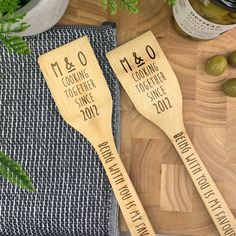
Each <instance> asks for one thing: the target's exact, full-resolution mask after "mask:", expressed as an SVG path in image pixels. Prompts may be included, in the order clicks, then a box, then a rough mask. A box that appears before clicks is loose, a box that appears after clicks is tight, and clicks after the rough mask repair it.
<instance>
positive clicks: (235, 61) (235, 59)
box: [228, 51, 236, 67]
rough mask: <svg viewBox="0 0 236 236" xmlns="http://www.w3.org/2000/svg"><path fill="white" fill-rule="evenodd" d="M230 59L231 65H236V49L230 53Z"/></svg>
mask: <svg viewBox="0 0 236 236" xmlns="http://www.w3.org/2000/svg"><path fill="white" fill-rule="evenodd" d="M228 61H229V64H230V65H231V66H233V67H236V51H234V52H232V53H230V54H229V57H228Z"/></svg>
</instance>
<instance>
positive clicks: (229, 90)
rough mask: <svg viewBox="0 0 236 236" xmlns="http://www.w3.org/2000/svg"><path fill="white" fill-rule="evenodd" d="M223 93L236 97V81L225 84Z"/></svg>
mask: <svg viewBox="0 0 236 236" xmlns="http://www.w3.org/2000/svg"><path fill="white" fill-rule="evenodd" d="M223 91H224V92H225V94H226V95H228V96H230V97H236V79H230V80H228V81H227V82H225V83H224V84H223Z"/></svg>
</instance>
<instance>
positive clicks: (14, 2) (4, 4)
mask: <svg viewBox="0 0 236 236" xmlns="http://www.w3.org/2000/svg"><path fill="white" fill-rule="evenodd" d="M20 7H21V5H20V0H0V14H1V15H5V14H8V13H14V12H15V11H16V10H17V9H19V8H20Z"/></svg>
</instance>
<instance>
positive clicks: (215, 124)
mask: <svg viewBox="0 0 236 236" xmlns="http://www.w3.org/2000/svg"><path fill="white" fill-rule="evenodd" d="M160 14H161V16H160ZM107 20H113V21H115V22H116V24H117V34H118V44H121V43H124V42H127V41H128V40H130V39H132V38H134V37H135V36H138V35H139V34H140V33H143V32H145V31H147V30H149V29H150V30H152V31H153V32H154V34H155V36H156V37H157V38H158V41H159V43H160V45H161V47H162V48H163V50H164V52H165V54H166V56H167V58H168V60H169V62H170V64H171V66H172V68H173V69H174V71H175V73H176V75H177V78H178V80H179V83H180V88H181V91H182V94H183V110H184V114H183V117H184V121H185V125H186V129H187V131H188V134H189V136H190V138H191V140H192V141H193V143H194V145H195V147H196V149H197V151H198V152H199V151H200V154H201V155H202V154H203V153H205V154H206V155H203V156H202V160H203V161H204V163H205V165H206V167H207V168H208V169H209V171H210V173H211V174H212V175H213V179H214V178H215V177H216V178H217V179H221V180H222V178H223V180H222V182H220V183H219V182H216V184H217V186H218V187H219V188H220V189H221V190H222V191H225V194H224V195H225V199H226V201H227V203H228V204H229V206H230V208H231V210H232V211H233V213H234V215H235V216H236V209H235V208H236V188H235V185H232V183H234V182H232V178H233V176H234V174H235V172H234V170H231V171H230V166H232V165H234V164H236V145H235V143H236V122H235V121H236V100H235V99H234V98H229V97H226V96H225V95H224V94H223V93H222V92H221V91H220V85H221V84H222V83H223V80H227V79H229V78H233V77H236V70H235V69H231V68H230V69H229V70H228V72H227V73H226V74H225V75H224V76H223V77H220V78H218V77H211V76H208V75H206V74H205V73H204V71H203V67H202V63H203V61H204V60H205V58H206V57H208V56H209V57H210V56H212V55H214V54H218V53H220V54H221V53H223V54H225V53H226V52H230V51H232V50H235V49H236V39H235V35H236V30H232V31H230V32H227V33H225V34H223V35H221V36H220V37H219V38H218V39H215V40H211V41H208V42H196V41H192V40H190V39H187V38H183V37H182V36H180V35H178V34H177V33H176V32H175V30H174V29H173V25H172V22H171V14H170V8H168V6H167V5H165V4H164V1H162V0H158V1H157V0H149V1H145V0H142V1H140V13H139V14H138V15H130V14H128V13H124V12H119V13H118V15H117V16H115V17H110V16H109V14H108V12H106V11H103V10H102V9H101V7H100V5H99V3H98V2H97V1H96V0H70V2H69V7H68V9H67V11H66V13H65V15H64V17H63V18H62V20H61V21H60V24H95V25H99V24H101V23H102V22H104V21H107ZM202 81H204V82H205V84H204V86H202V85H201V82H202ZM199 82H200V83H199ZM209 86H210V89H211V90H210V92H209V91H208V90H209V89H208V88H209ZM212 89H214V90H215V92H216V91H218V92H217V98H216V97H215V92H213V91H212ZM206 92H207V93H208V96H206ZM219 93H220V96H219ZM202 94H203V95H204V97H203V99H204V100H206V99H208V102H207V103H205V104H204V105H205V106H201V104H202ZM218 99H219V100H218ZM204 100H203V101H204ZM222 101H223V104H224V106H225V108H222ZM199 104H200V106H199ZM217 104H219V108H217V109H214V110H212V106H213V105H214V106H216V107H217ZM218 109H219V110H221V111H220V112H222V113H223V114H222V115H221V116H220V114H219V113H220V112H218V111H217V110H218ZM215 115H216V117H215ZM121 117H122V119H121V158H122V159H124V163H125V166H126V169H127V170H128V172H129V173H130V176H131V179H132V180H133V182H134V185H135V187H136V189H137V190H138V194H139V196H140V198H141V199H142V202H143V204H144V207H145V209H146V211H147V214H148V215H149V216H150V218H151V221H152V223H153V225H154V227H155V230H156V232H159V233H161V232H162V233H169V234H180V235H188V236H189V235H194V236H203V235H204V236H205V235H206V236H208V235H209V236H217V235H218V233H217V230H216V228H215V226H214V224H213V223H212V221H211V219H210V217H209V215H208V213H207V211H206V210H205V207H204V205H203V203H202V202H201V200H200V197H199V196H198V193H197V192H196V190H195V189H194V187H192V200H191V201H192V211H191V212H176V211H165V210H161V207H160V193H161V184H162V181H163V179H161V174H160V169H161V166H162V164H181V160H180V158H179V157H178V154H177V152H176V150H175V149H174V147H173V145H172V144H171V143H170V141H169V140H168V139H167V137H166V135H165V134H164V133H163V132H162V131H160V129H159V128H158V127H155V125H153V124H152V123H151V122H149V121H144V120H145V119H144V118H142V116H141V115H139V114H137V111H136V110H135V109H134V107H133V105H132V103H131V102H130V100H129V98H128V97H127V95H126V93H125V92H124V91H123V90H122V92H121ZM224 119H225V121H224ZM218 128H220V129H219V130H220V132H221V133H222V132H223V133H224V131H225V132H226V134H225V135H223V136H222V137H220V136H218V137H217V138H214V141H216V143H215V147H217V150H218V149H219V148H218V144H219V146H220V147H221V148H220V150H221V151H220V153H219V154H217V155H218V157H217V159H216V160H215V159H214V158H215V157H214V158H212V160H213V161H214V163H215V165H218V166H219V164H217V162H218V161H219V160H220V163H222V160H224V159H225V165H224V168H225V173H226V174H227V175H224V176H221V174H219V172H216V174H214V170H213V169H212V168H211V164H212V161H210V162H209V159H208V158H207V159H205V156H206V157H207V156H209V153H208V146H207V145H202V141H200V140H201V133H202V132H204V134H205V135H206V133H207V132H210V133H215V131H216V129H218ZM223 130H224V131H223ZM210 138H212V136H210ZM150 141H151V143H153V144H150V145H151V146H152V148H151V149H150V151H148V150H149V146H148V144H149V143H150ZM223 143H224V144H225V154H223V152H222V149H223V148H224V147H223V146H224V145H223V146H222V144H223ZM200 145H201V150H200V149H199V150H198V148H199V146H200ZM145 148H146V150H147V151H146V152H143V149H145ZM212 148H214V147H211V149H212ZM141 153H145V158H144V156H143V157H142V158H141V156H142V154H141ZM137 156H138V157H139V158H136V157H137ZM146 160H148V161H146ZM143 162H145V168H140V167H141V166H142V163H143ZM147 170H148V174H149V175H151V176H155V178H153V180H152V181H150V178H147V177H146V176H147ZM228 176H231V181H229V183H228V184H225V183H226V181H228ZM214 180H215V179H214ZM179 184H180V185H181V184H182V185H183V188H184V187H185V188H186V189H185V191H186V190H187V187H186V185H185V184H184V183H182V182H180V183H179ZM144 186H145V187H144ZM152 186H154V188H152ZM165 186H166V188H167V189H166V191H167V192H168V191H169V190H168V186H167V185H165ZM227 193H228V194H227ZM229 193H230V195H229ZM176 197H177V196H176ZM183 200H184V199H183ZM121 229H122V230H127V228H126V227H125V224H124V221H122V222H121Z"/></svg>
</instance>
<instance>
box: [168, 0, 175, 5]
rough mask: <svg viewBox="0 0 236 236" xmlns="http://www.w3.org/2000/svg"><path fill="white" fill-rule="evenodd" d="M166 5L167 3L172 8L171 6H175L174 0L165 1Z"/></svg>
mask: <svg viewBox="0 0 236 236" xmlns="http://www.w3.org/2000/svg"><path fill="white" fill-rule="evenodd" d="M167 3H168V4H169V5H170V6H173V5H175V3H176V0H167Z"/></svg>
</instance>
